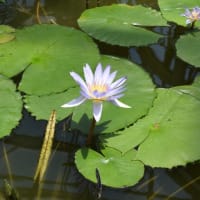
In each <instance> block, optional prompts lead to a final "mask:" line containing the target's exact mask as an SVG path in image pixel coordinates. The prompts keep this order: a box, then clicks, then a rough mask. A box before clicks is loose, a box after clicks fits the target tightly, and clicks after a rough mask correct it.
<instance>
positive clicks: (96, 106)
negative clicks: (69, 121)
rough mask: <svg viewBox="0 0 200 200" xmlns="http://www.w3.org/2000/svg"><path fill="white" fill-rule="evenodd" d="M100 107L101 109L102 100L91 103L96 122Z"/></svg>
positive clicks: (99, 114) (98, 117) (99, 115)
mask: <svg viewBox="0 0 200 200" xmlns="http://www.w3.org/2000/svg"><path fill="white" fill-rule="evenodd" d="M102 109H103V104H102V102H94V103H93V115H94V118H95V120H96V122H98V121H99V120H100V119H101V114H102Z"/></svg>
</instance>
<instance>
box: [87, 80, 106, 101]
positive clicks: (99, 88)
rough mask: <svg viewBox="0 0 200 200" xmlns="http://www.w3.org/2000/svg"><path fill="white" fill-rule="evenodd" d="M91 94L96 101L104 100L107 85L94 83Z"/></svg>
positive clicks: (90, 88)
mask: <svg viewBox="0 0 200 200" xmlns="http://www.w3.org/2000/svg"><path fill="white" fill-rule="evenodd" d="M89 91H90V95H91V97H92V99H93V100H94V101H104V100H105V99H106V98H105V94H106V92H107V91H108V87H107V85H98V84H94V85H91V86H90V87H89Z"/></svg>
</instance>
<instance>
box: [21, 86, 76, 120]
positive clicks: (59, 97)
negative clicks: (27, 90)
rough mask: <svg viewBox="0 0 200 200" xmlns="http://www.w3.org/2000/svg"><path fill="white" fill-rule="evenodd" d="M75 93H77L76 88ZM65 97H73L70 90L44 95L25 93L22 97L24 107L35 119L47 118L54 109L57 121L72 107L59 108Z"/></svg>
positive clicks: (68, 112)
mask: <svg viewBox="0 0 200 200" xmlns="http://www.w3.org/2000/svg"><path fill="white" fill-rule="evenodd" d="M77 89H78V88H77ZM77 93H79V91H78V90H77ZM66 97H69V98H70V97H71V98H73V93H72V90H70V91H67V92H62V93H58V94H51V95H44V96H34V95H26V96H25V98H24V102H25V108H26V109H27V110H28V111H29V112H30V113H32V115H33V116H35V117H36V119H37V120H41V119H46V120H48V116H50V114H51V113H52V111H53V110H55V111H56V119H57V120H58V121H59V120H62V119H64V118H66V117H67V116H68V115H70V114H71V113H72V111H73V110H72V109H63V108H61V105H62V104H63V102H65V100H66Z"/></svg>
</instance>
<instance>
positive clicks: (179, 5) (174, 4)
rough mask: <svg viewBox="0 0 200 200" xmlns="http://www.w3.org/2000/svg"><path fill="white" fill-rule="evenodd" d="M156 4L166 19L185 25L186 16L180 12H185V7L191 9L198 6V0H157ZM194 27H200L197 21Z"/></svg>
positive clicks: (199, 3) (199, 0)
mask: <svg viewBox="0 0 200 200" xmlns="http://www.w3.org/2000/svg"><path fill="white" fill-rule="evenodd" d="M158 4H159V7H160V10H161V12H162V14H163V17H164V18H165V19H166V20H168V21H171V22H175V23H177V24H179V25H182V26H186V18H185V17H184V16H181V14H183V13H185V9H186V8H189V9H192V8H194V7H195V6H200V0H189V1H188V0H181V1H174V0H158ZM196 27H200V23H199V22H197V23H196Z"/></svg>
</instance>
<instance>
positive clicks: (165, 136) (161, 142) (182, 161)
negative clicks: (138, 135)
mask: <svg viewBox="0 0 200 200" xmlns="http://www.w3.org/2000/svg"><path fill="white" fill-rule="evenodd" d="M185 90H187V92H185V91H184V86H180V87H175V88H171V89H158V97H157V99H156V100H155V102H154V106H153V108H152V109H151V110H150V112H149V114H148V116H147V117H145V118H144V119H143V120H142V122H141V123H143V126H144V128H143V130H144V131H148V132H149V136H148V137H147V139H146V140H145V141H144V142H143V143H142V144H141V145H140V146H139V149H138V154H137V158H138V159H140V160H141V161H143V162H144V163H145V164H146V165H150V166H152V167H167V168H171V167H174V166H178V165H186V164H187V163H188V162H193V161H196V160H199V159H200V148H199V141H200V134H199V130H200V123H199V116H200V109H199V108H200V100H199V97H200V90H199V91H198V92H197V90H196V89H195V94H196V95H197V98H196V97H194V96H193V95H191V93H192V94H194V92H193V87H191V88H189V87H188V86H186V88H185ZM189 90H191V92H189ZM141 131H142V130H141Z"/></svg>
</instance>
